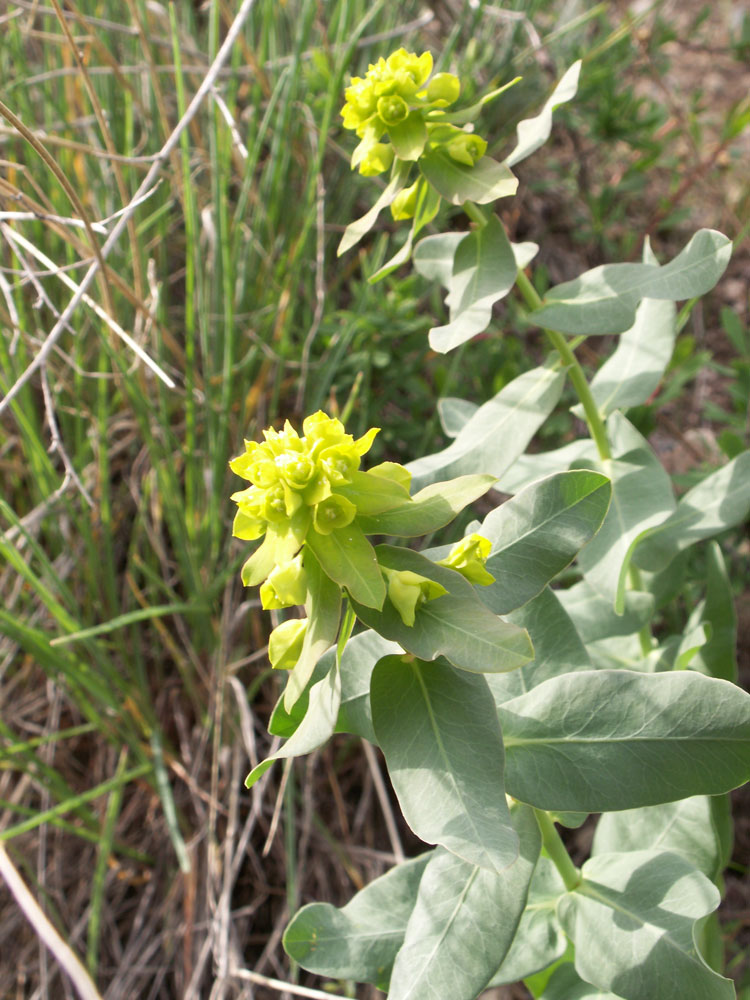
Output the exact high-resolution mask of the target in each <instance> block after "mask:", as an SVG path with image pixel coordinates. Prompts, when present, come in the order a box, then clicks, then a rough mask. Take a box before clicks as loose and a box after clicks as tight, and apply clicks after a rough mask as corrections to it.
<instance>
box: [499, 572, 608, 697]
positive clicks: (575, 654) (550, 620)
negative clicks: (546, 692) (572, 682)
mask: <svg viewBox="0 0 750 1000" xmlns="http://www.w3.org/2000/svg"><path fill="white" fill-rule="evenodd" d="M559 596H560V591H554V590H552V589H550V587H545V588H544V590H543V591H542V592H541V593H540V594H537V596H536V597H533V598H532V599H531V600H530V601H528V602H527V603H526V604H524V606H523V607H522V608H518V610H517V611H513V612H511V614H509V615H508V621H509V622H511V623H512V624H513V625H518V626H520V627H521V628H525V629H526V631H527V632H528V633H529V637H530V638H531V642H532V645H533V646H534V659H533V660H532V661H531V662H530V663H526V664H524V665H523V666H522V667H519V669H518V670H513V671H512V672H510V673H506V674H485V677H486V679H487V683H488V684H489V688H490V691H491V692H492V697H493V698H494V699H495V702H496V704H498V705H502V704H503V702H506V701H508V700H509V699H510V698H515V697H517V696H518V695H519V694H525V693H526V692H527V691H530V690H531V689H532V688H533V687H536V685H537V684H541V683H542V682H543V681H546V680H549V678H550V677H559V676H560V675H561V674H567V673H570V672H571V671H574V670H590V669H591V661H590V660H589V654H588V652H587V650H586V647H585V646H584V644H583V642H581V637H580V636H579V635H578V632H577V631H576V629H575V626H574V625H573V622H572V621H571V620H570V618H569V617H568V615H567V614H566V613H565V610H564V608H563V606H562V605H561V603H560V601H559V600H558V598H559Z"/></svg>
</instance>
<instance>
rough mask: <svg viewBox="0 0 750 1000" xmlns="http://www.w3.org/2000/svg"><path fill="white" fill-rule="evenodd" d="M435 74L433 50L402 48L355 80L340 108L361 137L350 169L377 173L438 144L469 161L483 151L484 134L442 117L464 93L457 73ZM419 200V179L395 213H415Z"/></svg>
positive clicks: (408, 215)
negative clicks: (416, 50)
mask: <svg viewBox="0 0 750 1000" xmlns="http://www.w3.org/2000/svg"><path fill="white" fill-rule="evenodd" d="M431 74H432V55H431V54H430V53H429V52H423V53H422V54H421V55H417V53H416V52H407V51H406V49H398V50H397V51H396V52H393V53H391V55H389V56H388V58H387V59H378V61H377V62H376V63H371V64H370V67H369V69H368V70H367V73H366V74H365V75H364V76H363V77H361V76H355V77H354V78H353V79H352V82H351V83H350V85H349V86H348V87H347V89H346V104H345V105H344V107H343V108H342V109H341V117H342V119H343V123H344V128H348V129H352V130H353V131H355V132H356V133H357V135H358V136H359V137H360V139H361V140H362V141H361V142H360V143H359V145H358V146H357V148H356V149H355V151H354V153H353V155H352V168H354V167H358V168H359V172H360V173H361V174H363V175H364V176H366V177H373V176H375V175H376V174H381V173H383V172H384V171H386V170H388V169H389V168H390V167H391V166H392V165H393V164H394V160H403V159H406V160H412V161H413V160H417V159H419V157H420V156H421V155H422V153H423V152H424V151H431V150H435V149H440V150H442V151H443V152H444V153H445V154H446V155H447V156H448V157H450V158H451V159H453V160H455V161H456V162H458V163H463V164H465V165H466V166H473V165H474V164H475V163H476V162H477V160H479V159H480V158H481V157H482V156H483V155H484V152H485V150H486V149H487V143H486V142H485V141H484V139H481V138H480V137H479V136H476V135H474V134H473V133H472V132H471V131H468V132H466V131H464V130H463V129H459V128H456V127H455V126H453V125H450V124H447V123H446V122H445V121H444V109H445V108H447V107H449V106H450V105H451V104H454V103H455V102H456V101H457V100H458V97H459V95H460V93H461V83H460V81H459V79H458V77H457V76H455V75H454V74H453V73H436V74H435V75H434V76H432V78H430V77H431ZM384 139H390V140H391V141H390V143H389V142H385V141H383V140H384ZM415 199H416V184H415V185H413V186H412V187H411V188H410V189H409V190H408V192H403V193H402V197H401V198H400V200H399V201H398V204H394V206H393V215H394V218H395V219H407V218H411V217H412V216H413V215H414V207H415Z"/></svg>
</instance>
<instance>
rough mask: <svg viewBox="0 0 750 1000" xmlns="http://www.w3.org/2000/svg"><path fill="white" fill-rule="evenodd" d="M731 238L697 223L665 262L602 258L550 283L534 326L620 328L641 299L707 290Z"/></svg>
mask: <svg viewBox="0 0 750 1000" xmlns="http://www.w3.org/2000/svg"><path fill="white" fill-rule="evenodd" d="M731 252H732V241H731V240H729V239H727V237H726V236H724V235H722V233H718V232H716V231H715V230H713V229H701V230H699V232H697V233H696V234H695V236H693V238H692V239H691V240H690V242H689V243H688V244H687V246H686V247H685V249H684V250H683V251H682V252H681V253H680V254H678V255H677V257H675V258H674V259H673V260H671V261H670V262H669V263H668V264H665V265H663V266H662V267H659V266H657V265H654V264H604V265H601V266H600V267H595V268H594V269H593V270H591V271H586V272H585V273H584V274H582V275H580V277H578V278H575V279H574V280H573V281H567V282H565V283H564V284H562V285H557V286H555V287H554V288H551V289H550V290H549V292H547V294H546V295H545V296H544V299H543V300H542V305H541V306H540V307H539V308H538V309H536V310H535V311H534V312H532V313H531V318H532V319H533V321H534V322H535V323H537V324H538V325H539V326H543V327H547V328H548V329H551V330H559V331H560V332H561V333H571V334H576V335H584V336H592V335H600V334H607V333H622V332H623V331H624V330H627V329H629V328H630V327H631V326H633V324H634V323H635V312H636V307H637V306H638V303H639V302H640V301H641V300H642V299H668V300H671V301H675V300H677V299H689V298H693V297H694V296H696V295H703V294H704V293H705V292H708V291H710V289H712V288H713V287H714V285H715V284H716V282H717V281H718V280H719V278H720V277H721V276H722V274H723V273H724V271H725V270H726V266H727V264H728V263H729V258H730V256H731Z"/></svg>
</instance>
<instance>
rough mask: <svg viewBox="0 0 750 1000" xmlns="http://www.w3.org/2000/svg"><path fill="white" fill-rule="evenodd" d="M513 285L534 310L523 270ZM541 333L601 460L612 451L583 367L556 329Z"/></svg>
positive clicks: (481, 222)
mask: <svg viewBox="0 0 750 1000" xmlns="http://www.w3.org/2000/svg"><path fill="white" fill-rule="evenodd" d="M463 209H464V211H465V212H466V214H467V215H468V216H469V218H470V219H471V220H472V222H476V224H477V225H478V226H480V227H481V226H486V225H487V221H488V217H487V215H486V214H485V213H484V212H483V211H482V209H481V208H480V207H479V206H478V205H475V204H474V203H473V202H471V201H467V202H464V206H463ZM516 284H517V285H518V290H519V291H520V293H521V295H522V296H523V298H524V301H525V303H526V305H527V306H528V307H529V309H532V310H533V309H538V308H539V307H540V306H541V304H542V300H541V299H540V298H539V293H538V292H537V290H536V288H534V286H533V285H532V284H531V282H530V281H529V279H528V278H527V277H526V274H525V273H524V272H523V270H520V269H519V271H518V277H517V278H516ZM544 332H545V334H546V335H547V337H548V338H549V340H550V342H551V344H552V346H553V347H554V348H555V350H556V351H557V353H558V354H559V355H560V358H561V359H562V361H563V364H565V365H566V366H567V368H568V371H569V373H570V381H571V382H572V383H573V388H574V389H575V391H576V393H577V394H578V398H579V400H580V401H581V406H582V407H583V412H584V413H585V415H586V423H587V424H588V428H589V432H590V434H591V437H592V440H593V442H594V444H595V445H596V450H597V451H598V452H599V457H600V458H601V459H602V460H603V461H606V460H607V459H609V458H611V457H612V452H611V451H610V449H609V440H608V439H607V429H606V427H605V426H604V421H603V420H602V418H601V414H600V413H599V409H598V407H597V405H596V401H595V400H594V397H593V396H592V394H591V389H590V388H589V384H588V382H587V381H586V376H585V375H584V374H583V369H582V368H581V366H580V364H579V362H578V358H576V356H575V354H574V353H573V349H572V348H571V346H570V344H569V343H568V341H567V340H566V339H565V337H563V335H562V334H561V333H558V332H557V330H545V331H544Z"/></svg>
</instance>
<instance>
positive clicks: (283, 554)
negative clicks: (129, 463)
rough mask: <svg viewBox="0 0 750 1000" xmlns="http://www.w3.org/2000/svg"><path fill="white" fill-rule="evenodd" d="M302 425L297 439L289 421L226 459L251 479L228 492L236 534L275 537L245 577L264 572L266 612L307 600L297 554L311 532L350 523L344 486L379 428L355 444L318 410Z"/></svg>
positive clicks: (349, 504) (350, 505) (354, 511)
mask: <svg viewBox="0 0 750 1000" xmlns="http://www.w3.org/2000/svg"><path fill="white" fill-rule="evenodd" d="M302 429H303V431H304V436H303V437H300V436H299V434H298V433H297V431H296V430H295V429H294V428H293V427H292V425H291V424H290V423H289V421H288V420H287V421H286V423H285V424H284V429H283V430H282V431H275V430H273V428H270V429H268V430H265V431H263V436H264V438H265V441H262V442H258V441H245V452H244V454H243V455H240V456H238V457H237V458H235V459H233V460H232V461H231V462H230V463H229V467H230V468H231V470H232V472H235V473H236V474H237V475H238V476H240V477H241V478H242V479H247V480H249V481H250V483H251V485H250V486H249V487H248V488H247V489H244V490H240V491H239V492H238V493H233V494H232V499H233V500H234V501H235V502H236V504H237V507H238V510H237V514H236V516H235V519H234V528H233V534H234V535H235V536H236V537H237V538H244V539H248V540H253V539H256V538H260V537H261V536H263V535H264V534H265V535H266V536H267V540H268V538H269V535H272V537H273V538H274V539H277V540H278V541H279V545H278V546H277V547H276V551H275V552H274V553H271V558H270V559H269V561H268V567H267V566H266V564H265V563H263V562H262V561H261V562H260V564H259V569H257V570H255V569H254V572H253V573H252V574H251V576H250V577H249V579H248V580H247V581H246V582H256V580H255V579H254V577H255V576H256V575H257V573H258V572H260V575H261V578H266V577H267V578H266V579H265V583H263V585H262V587H261V600H262V603H263V607H264V608H266V609H270V608H285V607H290V606H292V605H294V604H301V603H303V602H304V594H305V583H304V569H303V566H302V561H301V559H300V558H299V557H297V558H294V557H295V554H296V552H297V551H298V550H299V549H300V548H301V546H302V544H303V542H304V540H305V537H306V535H307V533H308V531H310V530H312V531H315V532H317V533H318V534H319V535H330V534H331V532H333V531H335V530H336V529H339V528H344V527H346V526H347V525H349V524H351V522H352V521H353V520H354V518H355V516H356V514H357V507H356V504H355V503H354V502H353V501H352V499H350V498H349V497H347V496H346V495H345V493H344V492H343V491H344V490H345V488H346V487H347V486H349V485H350V484H351V483H352V481H353V479H354V477H355V475H356V473H357V472H358V470H359V465H360V460H361V458H362V455H364V454H365V453H366V452H367V451H369V449H370V447H371V445H372V442H373V440H374V438H375V435H376V434H377V433H378V430H379V428H377V427H373V428H371V429H370V430H369V431H368V432H367V433H366V434H365V435H363V436H362V437H361V438H359V439H357V440H356V441H355V440H354V438H353V437H352V435H351V434H347V433H346V432H345V430H344V425H343V424H342V423H341V421H340V420H337V419H336V418H335V417H329V416H328V415H327V414H325V413H323V412H322V411H318V412H317V413H314V414H312V415H311V416H309V417H306V418H305V420H304V423H303V425H302ZM407 496H408V494H407ZM266 568H269V569H270V572H269V573H268V574H266V572H265V569H266ZM300 598H301V600H300Z"/></svg>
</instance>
